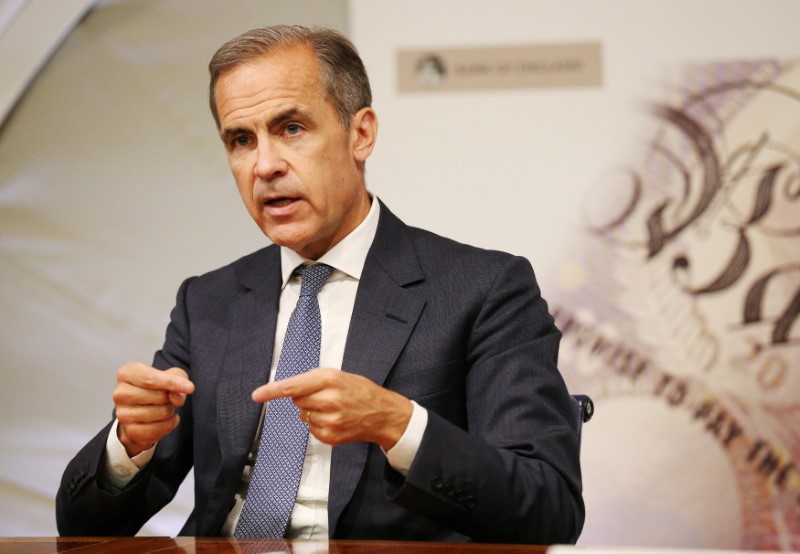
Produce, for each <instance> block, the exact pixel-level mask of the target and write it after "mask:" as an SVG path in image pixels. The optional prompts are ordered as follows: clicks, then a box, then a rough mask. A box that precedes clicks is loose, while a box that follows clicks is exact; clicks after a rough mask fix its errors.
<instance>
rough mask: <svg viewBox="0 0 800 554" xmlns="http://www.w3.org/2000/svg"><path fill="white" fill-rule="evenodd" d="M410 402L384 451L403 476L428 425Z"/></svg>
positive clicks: (424, 414) (423, 411)
mask: <svg viewBox="0 0 800 554" xmlns="http://www.w3.org/2000/svg"><path fill="white" fill-rule="evenodd" d="M411 404H412V405H413V411H412V412H411V419H410V420H408V426H407V427H406V430H405V431H404V432H403V436H401V437H400V440H399V441H397V444H395V445H394V446H393V447H392V448H390V449H389V450H388V451H387V452H385V454H386V459H387V460H388V461H389V465H390V466H392V467H393V468H394V469H395V470H396V471H398V472H400V474H401V475H403V476H406V475H408V470H409V469H410V468H411V464H412V463H413V462H414V458H415V457H416V455H417V451H418V450H419V445H420V443H422V436H423V435H424V434H425V428H426V427H427V426H428V411H427V410H426V409H425V408H423V407H422V406H420V405H419V404H417V403H416V402H414V401H413V400H412V401H411ZM115 436H116V435H115ZM123 451H124V449H123Z"/></svg>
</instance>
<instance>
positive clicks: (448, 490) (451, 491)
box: [444, 483, 456, 498]
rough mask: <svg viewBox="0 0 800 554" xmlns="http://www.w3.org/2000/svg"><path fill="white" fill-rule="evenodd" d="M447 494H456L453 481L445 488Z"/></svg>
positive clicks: (452, 495) (451, 495) (450, 495)
mask: <svg viewBox="0 0 800 554" xmlns="http://www.w3.org/2000/svg"><path fill="white" fill-rule="evenodd" d="M444 494H445V496H449V497H450V498H452V497H454V496H455V495H456V488H455V486H454V485H453V484H452V483H448V484H447V486H446V487H445V489H444Z"/></svg>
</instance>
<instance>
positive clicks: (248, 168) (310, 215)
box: [215, 46, 377, 259]
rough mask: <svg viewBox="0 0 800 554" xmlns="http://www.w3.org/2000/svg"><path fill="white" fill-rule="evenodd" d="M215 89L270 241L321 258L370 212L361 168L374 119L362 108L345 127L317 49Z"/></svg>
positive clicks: (233, 73) (262, 62) (274, 57)
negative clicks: (322, 81)
mask: <svg viewBox="0 0 800 554" xmlns="http://www.w3.org/2000/svg"><path fill="white" fill-rule="evenodd" d="M215 92H216V102H217V109H218V111H219V117H220V132H221V136H222V140H223V142H224V143H225V148H226V150H227V153H228V163H229V164H230V167H231V171H232V173H233V177H234V179H235V180H236V186H237V187H238V188H239V194H241V196H242V199H243V200H244V203H245V206H246V207H247V211H248V212H249V213H250V215H251V216H252V218H253V219H254V220H255V222H256V223H257V224H258V226H259V228H260V229H261V230H262V231H263V232H264V234H266V235H267V237H269V239H270V240H271V241H272V242H273V243H275V244H278V245H280V246H286V247H288V248H291V249H292V250H294V251H295V252H297V253H298V254H300V255H301V256H303V257H305V258H309V259H317V258H319V257H320V256H322V255H323V254H324V253H325V252H327V251H328V250H329V249H330V248H331V247H333V246H334V245H336V244H337V243H338V242H339V241H340V240H342V239H343V238H344V237H345V236H347V235H348V234H349V233H350V232H351V231H352V230H353V229H355V228H356V227H357V226H358V225H359V223H361V221H363V219H364V218H365V217H366V215H367V213H368V212H369V207H370V199H369V195H368V194H367V191H366V187H365V185H364V174H363V163H364V161H365V160H366V158H367V157H368V156H369V154H370V153H371V151H372V145H373V143H374V139H375V134H376V132H377V120H376V119H375V114H374V112H373V111H372V110H371V109H370V108H364V109H362V110H361V111H359V112H358V113H357V114H356V115H355V116H353V119H352V121H351V124H350V128H349V129H347V130H345V129H343V128H342V124H341V121H340V119H339V116H338V114H337V113H336V110H335V109H334V107H333V105H332V104H331V103H330V102H329V101H328V100H327V99H326V97H325V93H324V90H323V89H322V86H321V84H320V79H319V69H318V64H317V60H316V58H315V56H314V54H313V52H312V51H311V50H310V49H308V48H306V47H303V46H298V47H292V48H288V49H282V50H279V51H276V52H275V53H272V54H269V55H267V56H265V57H262V58H258V59H255V60H252V61H249V62H247V63H245V64H242V65H240V66H238V67H235V68H233V69H231V70H229V71H227V72H225V73H223V74H222V75H221V76H220V78H219V80H218V81H217V85H216V90H215Z"/></svg>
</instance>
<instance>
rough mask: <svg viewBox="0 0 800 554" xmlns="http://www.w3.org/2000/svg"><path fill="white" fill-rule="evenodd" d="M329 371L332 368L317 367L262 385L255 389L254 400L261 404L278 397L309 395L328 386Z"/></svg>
mask: <svg viewBox="0 0 800 554" xmlns="http://www.w3.org/2000/svg"><path fill="white" fill-rule="evenodd" d="M327 371H330V370H325V369H320V368H316V369H312V370H311V371H308V372H306V373H302V374H300V375H295V376H294V377H289V378H287V379H281V380H280V381H273V382H272V383H267V384H266V385H262V386H260V387H258V388H257V389H256V390H254V391H253V394H252V398H253V401H254V402H258V403H260V404H261V403H264V402H269V401H270V400H275V399H276V398H296V397H298V396H308V395H309V394H312V393H315V392H317V391H319V390H322V389H323V388H325V387H326V386H327V380H326V374H327Z"/></svg>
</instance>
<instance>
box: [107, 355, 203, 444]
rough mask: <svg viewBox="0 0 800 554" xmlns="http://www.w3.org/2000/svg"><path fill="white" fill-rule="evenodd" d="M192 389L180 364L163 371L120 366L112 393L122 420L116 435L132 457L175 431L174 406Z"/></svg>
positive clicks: (128, 365) (144, 367)
mask: <svg viewBox="0 0 800 554" xmlns="http://www.w3.org/2000/svg"><path fill="white" fill-rule="evenodd" d="M193 392H194V384H193V383H192V382H191V381H190V380H189V376H188V375H187V374H186V372H185V371H184V370H182V369H180V368H177V367H173V368H170V369H168V370H166V371H161V370H158V369H156V368H154V367H150V366H148V365H145V364H140V363H130V364H125V365H124V366H122V367H121V368H119V371H117V386H116V387H115V388H114V393H113V395H112V397H113V398H114V405H115V406H116V413H117V419H118V420H119V425H118V427H117V436H118V437H119V440H120V442H121V443H122V445H123V446H124V447H125V451H126V452H127V453H128V456H130V457H131V458H133V457H134V456H136V455H137V454H139V453H141V452H144V451H145V450H147V449H148V448H151V447H152V446H153V445H154V444H155V443H157V442H158V441H159V440H161V439H162V438H163V437H164V436H166V435H167V434H169V433H170V432H172V430H173V429H175V428H176V427H177V426H178V424H179V423H180V416H179V415H178V414H177V413H175V409H176V408H178V407H180V406H183V404H184V402H186V395H188V394H192V393H193Z"/></svg>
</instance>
